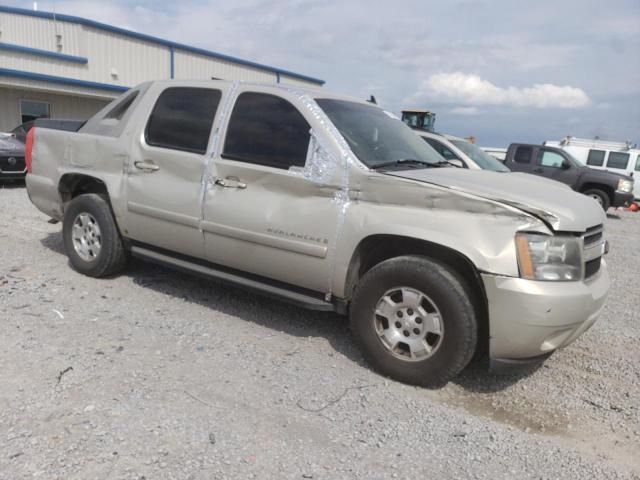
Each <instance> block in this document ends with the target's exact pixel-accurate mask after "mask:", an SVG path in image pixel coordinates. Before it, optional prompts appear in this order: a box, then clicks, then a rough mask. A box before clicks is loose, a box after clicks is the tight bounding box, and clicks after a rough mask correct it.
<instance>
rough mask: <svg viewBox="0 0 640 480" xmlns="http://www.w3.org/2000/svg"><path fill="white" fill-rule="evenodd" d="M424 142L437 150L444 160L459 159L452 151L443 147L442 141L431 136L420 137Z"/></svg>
mask: <svg viewBox="0 0 640 480" xmlns="http://www.w3.org/2000/svg"><path fill="white" fill-rule="evenodd" d="M422 138H423V139H424V141H425V142H427V143H428V144H429V145H431V146H432V147H433V149H434V150H435V151H436V152H438V153H439V154H440V155H442V157H443V158H444V159H445V160H459V158H458V157H457V155H456V154H455V153H453V152H452V151H451V150H450V149H448V148H447V147H445V146H444V145H443V144H442V143H440V142H439V141H437V140H434V139H433V138H426V137H422Z"/></svg>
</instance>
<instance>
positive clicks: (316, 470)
mask: <svg viewBox="0 0 640 480" xmlns="http://www.w3.org/2000/svg"><path fill="white" fill-rule="evenodd" d="M0 200H1V203H0V205H1V207H0V245H1V247H0V318H1V319H2V322H0V385H2V388H1V391H0V479H3V480H4V479H6V480H17V479H24V478H33V477H39V478H43V479H47V480H49V479H65V480H70V479H83V480H84V479H93V478H96V479H106V478H111V479H135V480H142V479H149V480H150V479H171V478H175V479H223V478H229V479H236V478H278V479H289V478H291V479H299V478H314V479H339V478H345V479H347V478H362V479H387V478H410V477H416V478H418V477H419V478H434V477H436V476H437V475H440V476H441V478H491V479H497V478H535V479H540V478H567V479H576V478H580V479H588V478H598V479H602V478H607V479H616V478H635V479H639V478H640V412H639V409H640V348H639V347H638V345H640V342H639V340H640V338H639V337H640V326H639V320H640V314H639V313H638V312H639V311H640V299H639V297H638V291H639V289H638V283H639V277H638V272H639V271H640V256H638V242H639V240H640V214H632V213H627V212H620V213H616V216H613V215H612V216H610V217H609V219H608V221H607V228H608V238H609V240H610V242H611V253H610V254H609V256H608V262H609V266H610V271H611V276H612V278H613V289H612V292H611V295H610V297H609V301H608V303H607V306H606V308H605V311H604V314H603V316H602V318H601V319H600V320H599V322H598V323H596V325H595V326H594V327H593V328H592V329H591V330H590V331H589V332H587V333H586V334H585V335H584V336H583V337H581V338H580V339H579V340H578V341H576V342H575V343H574V344H573V345H571V346H569V347H568V348H566V349H565V350H563V351H560V352H558V353H557V354H556V355H554V356H553V357H551V358H550V359H549V360H548V361H547V362H546V363H545V364H544V366H543V367H542V368H539V369H538V370H537V371H535V372H530V373H529V374H528V375H520V376H516V377H496V376H492V375H489V374H488V373H486V371H485V370H483V368H482V367H481V365H478V364H474V365H472V366H470V367H469V368H468V369H467V370H466V371H465V372H463V374H462V375H461V377H460V378H459V379H457V380H456V381H455V382H452V383H450V384H449V385H448V386H446V387H445V388H443V389H441V390H436V391H432V390H425V389H421V388H414V387H409V386H406V385H402V384H400V383H396V382H393V381H390V380H387V379H384V378H382V377H380V376H378V375H376V374H375V373H373V372H372V371H370V370H369V369H368V368H367V366H366V365H365V364H364V362H363V360H362V357H361V356H360V354H359V353H358V351H357V350H356V349H355V347H354V346H353V342H352V340H351V338H350V334H349V330H348V328H347V325H346V322H345V321H344V319H343V318H341V317H339V316H337V315H334V314H325V313H314V312H307V311H305V310H301V309H298V308H294V307H291V306H288V305H284V304H281V303H277V302H275V301H271V300H268V299H263V298H260V297H257V296H255V295H252V294H248V293H245V292H243V291H241V290H238V289H235V288H229V287H225V286H220V285H217V284H214V283H211V282H207V281H204V280H202V279H199V278H195V277H190V276H188V275H184V274H180V273H176V272H173V271H170V270H167V269H164V268H161V267H157V266H152V265H147V264H143V263H140V262H133V263H132V264H131V265H130V268H129V269H128V271H127V272H126V273H125V274H123V275H121V276H119V277H116V278H111V279H106V280H95V279H91V278H87V277H84V276H82V275H80V274H77V273H75V272H74V271H73V270H71V268H70V267H69V266H68V263H67V259H66V257H65V255H64V253H63V246H62V238H61V234H60V229H61V228H60V225H50V224H48V223H46V220H47V218H46V217H45V216H44V215H42V214H40V213H39V212H38V211H37V210H36V209H35V207H33V206H32V205H31V203H30V202H29V200H28V198H27V195H26V191H25V189H24V187H23V186H21V185H17V186H7V188H1V187H0Z"/></svg>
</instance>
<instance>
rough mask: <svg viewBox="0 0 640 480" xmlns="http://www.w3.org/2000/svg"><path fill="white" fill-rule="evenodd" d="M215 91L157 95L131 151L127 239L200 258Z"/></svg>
mask: <svg viewBox="0 0 640 480" xmlns="http://www.w3.org/2000/svg"><path fill="white" fill-rule="evenodd" d="M220 97H221V91H220V90H216V89H209V88H191V87H170V88H166V89H165V90H164V91H163V92H162V93H161V94H160V96H159V97H158V100H157V101H156V104H155V106H154V107H153V111H152V112H151V115H150V117H149V120H148V123H147V125H146V128H145V130H144V132H143V134H141V135H140V138H137V139H134V143H135V144H136V146H137V147H138V148H134V149H133V150H132V152H133V153H132V155H131V158H130V165H129V168H128V174H127V212H126V216H127V218H126V222H125V225H126V227H125V228H126V231H125V232H124V233H125V234H126V236H127V237H129V238H131V239H133V240H137V241H139V242H143V243H147V244H151V245H154V246H157V247H161V248H165V249H168V250H172V251H175V252H179V253H183V254H186V255H192V256H197V257H202V256H203V255H204V237H203V234H202V232H201V231H200V229H199V227H200V219H201V213H202V211H201V199H202V175H203V172H204V170H205V166H206V158H205V153H206V150H207V146H208V144H209V136H210V133H211V127H212V124H213V119H214V117H215V114H216V110H217V108H218V104H219V103H220Z"/></svg>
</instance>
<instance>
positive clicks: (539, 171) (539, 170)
mask: <svg viewBox="0 0 640 480" xmlns="http://www.w3.org/2000/svg"><path fill="white" fill-rule="evenodd" d="M533 171H534V172H536V173H543V171H542V169H541V168H534V169H533Z"/></svg>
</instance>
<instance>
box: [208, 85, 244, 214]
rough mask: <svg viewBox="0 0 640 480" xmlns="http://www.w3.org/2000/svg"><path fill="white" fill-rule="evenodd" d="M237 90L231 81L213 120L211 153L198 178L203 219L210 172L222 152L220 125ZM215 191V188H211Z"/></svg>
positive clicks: (210, 178)
mask: <svg viewBox="0 0 640 480" xmlns="http://www.w3.org/2000/svg"><path fill="white" fill-rule="evenodd" d="M237 90H238V83H233V84H232V85H231V87H230V88H229V91H228V92H227V93H226V98H225V100H224V104H223V105H222V107H219V108H220V111H219V113H218V115H217V117H218V118H217V119H216V120H214V122H215V123H214V127H213V128H214V130H213V135H212V139H211V154H210V155H209V156H208V157H207V158H206V161H207V166H206V168H205V169H204V172H203V174H202V178H201V179H200V218H201V219H203V220H204V213H205V212H204V210H205V202H206V195H207V191H208V190H210V189H211V187H212V186H213V185H214V181H215V180H214V179H213V177H212V174H211V172H212V171H213V167H214V159H216V158H218V157H219V156H220V154H221V153H222V151H221V149H222V126H223V125H224V124H225V122H226V120H227V117H228V116H229V114H230V113H231V107H233V100H234V98H235V96H236V91H237ZM212 191H213V192H215V190H212Z"/></svg>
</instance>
